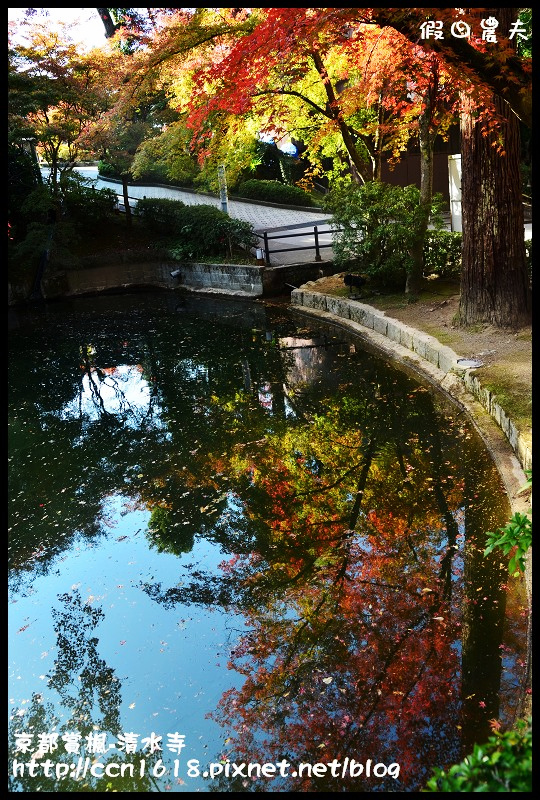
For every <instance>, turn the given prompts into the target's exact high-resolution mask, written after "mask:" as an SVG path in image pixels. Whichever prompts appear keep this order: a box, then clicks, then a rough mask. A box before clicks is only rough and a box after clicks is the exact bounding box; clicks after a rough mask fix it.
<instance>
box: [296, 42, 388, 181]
mask: <svg viewBox="0 0 540 800" xmlns="http://www.w3.org/2000/svg"><path fill="white" fill-rule="evenodd" d="M311 56H312V58H313V63H314V64H315V69H316V70H317V72H318V73H319V75H320V77H321V81H322V83H323V86H324V90H325V92H326V98H327V101H328V102H327V108H328V110H329V111H331V114H332V118H333V120H334V122H335V123H336V125H337V126H338V128H339V132H340V134H341V138H342V139H343V144H344V145H345V149H346V151H347V154H348V156H349V159H350V163H351V173H352V177H353V180H354V181H355V182H356V183H365V182H366V180H371V178H372V177H373V176H372V175H371V176H369V175H367V174H366V165H365V163H364V161H363V160H362V159H361V158H360V156H359V154H358V150H357V149H356V146H355V143H354V139H353V137H352V134H351V131H350V129H349V126H348V125H347V123H346V121H345V119H344V117H343V114H342V111H341V109H340V107H339V99H338V97H337V96H336V93H335V91H334V87H333V86H332V82H331V81H330V77H329V75H328V72H327V70H326V67H325V66H324V62H323V60H322V58H321V56H320V55H319V53H318V52H317V51H313V52H312V53H311ZM371 171H372V173H373V168H372V170H371Z"/></svg>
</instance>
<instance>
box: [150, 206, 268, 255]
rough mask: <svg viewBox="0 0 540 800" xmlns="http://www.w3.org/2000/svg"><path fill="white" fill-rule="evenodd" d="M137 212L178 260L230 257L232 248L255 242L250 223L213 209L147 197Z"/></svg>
mask: <svg viewBox="0 0 540 800" xmlns="http://www.w3.org/2000/svg"><path fill="white" fill-rule="evenodd" d="M137 213H138V216H139V218H140V219H141V220H142V222H143V223H144V224H145V225H148V227H149V228H150V230H152V231H154V232H155V233H157V234H159V235H160V236H162V237H163V239H165V240H166V241H167V243H168V249H169V253H170V255H171V256H172V257H173V258H175V259H177V260H179V261H187V260H194V259H197V258H209V257H210V258H211V257H219V258H223V257H227V256H231V255H232V250H233V248H235V249H238V248H245V249H248V248H250V247H255V246H256V245H257V241H258V240H257V238H256V236H255V235H254V232H253V226H252V225H251V224H250V223H249V222H244V221H243V220H238V219H233V218H232V217H229V215H228V214H226V213H225V212H224V211H221V210H220V209H218V208H215V206H210V205H205V204H202V205H195V206H189V205H186V204H185V203H182V202H181V201H178V200H167V199H153V198H146V199H143V200H139V202H138V203H137Z"/></svg>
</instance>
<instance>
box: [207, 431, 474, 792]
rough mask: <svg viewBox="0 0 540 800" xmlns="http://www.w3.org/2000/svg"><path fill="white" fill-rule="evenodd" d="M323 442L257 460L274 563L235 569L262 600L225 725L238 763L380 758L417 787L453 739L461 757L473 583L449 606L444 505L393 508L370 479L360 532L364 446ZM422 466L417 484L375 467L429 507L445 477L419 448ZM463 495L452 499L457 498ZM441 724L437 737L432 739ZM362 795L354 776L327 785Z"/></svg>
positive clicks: (273, 445) (239, 653)
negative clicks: (465, 641)
mask: <svg viewBox="0 0 540 800" xmlns="http://www.w3.org/2000/svg"><path fill="white" fill-rule="evenodd" d="M322 433H324V436H323V437H322V438H321V440H320V441H318V439H317V431H316V429H315V428H313V427H312V428H310V430H309V434H308V436H305V437H304V438H302V435H301V434H299V432H298V431H297V432H296V434H295V435H294V436H291V437H290V438H289V439H288V438H287V437H283V436H282V437H280V439H279V441H278V440H277V438H276V439H274V440H270V441H269V443H268V445H267V447H265V448H263V449H262V451H261V452H259V454H258V458H257V460H256V462H251V461H250V460H249V459H247V460H246V461H244V468H245V469H246V471H247V470H248V469H249V470H250V472H251V476H252V480H251V485H252V492H251V494H250V497H249V499H248V501H247V502H246V513H247V514H249V515H250V516H251V517H252V518H253V519H257V520H258V523H259V524H262V520H263V519H264V520H265V524H266V525H267V526H268V530H269V534H270V536H269V541H270V549H271V558H269V559H268V561H267V562H265V569H264V570H262V569H261V556H260V554H251V555H250V556H246V557H235V558H234V559H233V560H232V561H229V562H228V563H227V567H226V569H227V572H228V573H229V574H234V575H235V576H236V577H237V579H238V581H239V582H240V584H241V585H243V586H244V587H246V588H247V587H250V590H251V592H252V593H253V596H254V597H260V598H261V601H260V603H259V604H257V605H256V606H255V607H253V609H252V610H251V611H250V612H249V613H248V614H247V618H248V626H249V633H247V634H246V635H245V636H244V637H243V638H242V640H241V642H240V643H239V644H238V645H237V647H236V648H235V650H234V651H233V653H232V656H231V661H230V664H229V666H230V668H232V669H235V670H236V671H238V672H240V673H241V674H243V675H244V676H245V678H246V680H245V683H244V685H243V686H242V688H241V689H240V690H234V691H233V690H231V691H230V692H227V693H226V694H225V695H224V696H223V698H222V702H221V703H220V707H219V712H218V714H217V718H218V719H219V720H220V722H221V723H222V724H223V725H224V726H226V728H227V730H229V731H231V730H234V731H235V732H236V736H235V737H234V741H233V744H231V746H230V747H231V758H232V759H233V760H238V759H239V758H246V759H249V760H251V761H256V760H257V761H261V763H263V762H265V761H277V760H278V759H279V757H280V756H282V754H283V753H288V754H289V758H290V759H297V760H300V761H305V762H310V763H316V762H317V761H322V762H326V761H331V760H332V759H334V758H338V759H343V758H344V757H345V756H347V755H349V756H350V755H351V754H354V757H355V758H357V759H362V758H369V757H372V756H373V755H374V754H376V757H377V759H379V760H381V761H385V760H386V763H391V762H392V761H399V763H400V765H401V769H402V775H404V776H408V777H407V780H412V781H413V780H414V777H413V776H414V775H415V774H417V772H418V763H419V759H420V762H421V763H423V764H425V765H427V766H429V764H437V763H439V760H440V759H441V758H442V755H441V753H440V746H441V741H443V740H444V742H445V745H444V748H443V751H444V753H446V752H447V749H448V743H449V742H450V743H451V742H452V741H454V740H455V741H456V747H457V737H458V728H457V725H458V723H459V675H460V659H459V651H458V649H456V647H455V643H456V640H459V620H458V619H457V617H456V610H455V608H456V606H455V604H456V595H458V594H459V591H460V582H459V580H455V581H454V584H453V596H452V597H450V598H449V599H448V600H443V599H442V596H443V595H442V590H443V586H442V583H441V577H440V559H441V555H443V554H444V552H445V551H444V550H443V551H442V552H441V549H440V544H441V541H444V538H445V526H444V521H443V520H442V519H441V512H440V510H438V509H437V507H436V506H435V505H434V503H433V501H432V502H426V504H424V505H423V506H422V507H420V506H419V505H418V504H415V505H414V514H413V515H412V516H411V505H410V503H409V504H408V506H407V504H406V503H405V502H403V503H401V504H398V505H397V506H396V507H395V508H394V507H393V505H392V502H391V498H392V490H391V491H390V493H389V494H390V499H389V496H388V495H386V494H383V495H382V496H381V493H380V492H378V493H377V491H376V487H372V486H371V485H370V481H369V477H368V479H367V480H366V482H365V484H363V485H362V487H361V488H362V490H363V492H364V496H365V497H367V498H369V506H370V508H369V510H368V511H367V512H366V513H365V514H364V513H360V514H359V516H358V519H357V524H356V529H355V530H350V529H349V528H348V522H349V518H350V509H351V506H352V504H353V502H354V500H355V497H356V490H357V489H358V487H359V483H358V481H359V475H361V474H362V469H363V466H364V463H365V459H363V458H362V449H361V448H362V444H361V437H358V438H357V441H356V444H357V446H358V447H360V450H359V451H358V450H357V451H356V452H355V451H354V449H351V443H352V440H353V434H351V435H350V436H349V437H346V436H342V437H339V436H338V435H336V434H335V435H334V436H333V438H332V441H333V447H332V448H329V447H328V446H327V442H328V439H327V438H326V434H327V431H324V432H322ZM308 443H309V444H308ZM319 447H320V450H319ZM325 447H326V449H325ZM364 449H365V447H364ZM291 452H292V453H293V454H294V456H293V457H291ZM323 452H324V469H323V470H322V471H321V474H319V472H318V470H317V468H316V466H315V465H316V456H317V455H318V454H319V453H321V460H322V459H323V456H322V453H323ZM413 457H414V458H415V463H416V465H417V468H416V469H415V470H414V471H413V474H412V475H411V470H406V471H405V472H406V475H405V477H404V476H399V472H397V471H396V465H395V463H394V462H393V461H392V460H391V459H388V458H387V457H386V454H384V453H383V454H382V456H381V457H379V458H378V459H377V458H375V459H374V461H373V468H372V472H373V474H374V475H375V476H376V478H375V479H376V481H377V485H380V482H381V481H383V482H384V481H385V480H386V479H388V480H389V483H390V486H392V482H394V483H395V484H396V491H397V488H398V484H399V482H400V481H401V482H403V481H404V480H409V481H411V483H412V484H413V490H412V493H414V494H415V496H416V495H417V496H420V497H421V496H422V495H423V494H424V492H423V487H425V486H427V487H430V485H431V483H433V482H434V478H433V476H432V475H427V474H426V472H427V471H429V463H427V464H426V463H424V464H423V466H422V468H419V467H420V464H421V463H422V460H423V458H422V456H421V454H420V452H419V451H418V448H415V450H411V451H410V455H409V458H413ZM356 462H357V468H356V469H355V470H353V471H352V472H349V471H348V468H347V465H349V464H351V463H356ZM239 466H240V463H239V462H237V468H238V467H239ZM383 472H384V473H386V474H385V476H384V478H383V476H382V473H383ZM396 472H397V474H398V476H399V479H398V478H396ZM433 474H435V473H433ZM340 475H342V476H343V480H341V481H340V480H339V476H340ZM385 485H386V483H385ZM437 491H439V489H437ZM432 496H433V493H432V492H431V491H430V492H429V493H427V494H426V497H432ZM451 496H452V492H451V491H450V490H449V489H447V490H446V493H445V499H446V500H447V501H449V502H450V499H449V498H450V497H451ZM458 500H461V497H460V493H459V492H458V493H457V494H456V495H455V501H456V502H457V501H458ZM284 609H287V616H286V619H285V618H284V617H283V616H282V611H283V610H284ZM428 725H429V726H431V727H432V728H433V730H434V731H436V733H433V734H432V735H430V736H429V737H428V736H426V726H428ZM261 731H264V732H265V733H266V735H265V737H264V741H263V742H262V743H261V741H260V733H261ZM390 732H392V733H390ZM420 771H421V770H420ZM317 785H318V786H319V784H317ZM325 786H326V785H325ZM357 786H358V782H357V781H356V782H353V783H351V782H350V781H349V783H348V782H347V781H346V780H344V781H341V782H335V783H334V784H333V785H330V784H329V785H328V786H327V787H326V788H330V789H331V788H334V789H336V788H337V789H339V790H341V791H343V790H351V791H352V790H353V788H355V787H357ZM290 790H292V791H310V790H311V791H312V790H313V784H312V783H310V781H309V780H308V779H306V778H303V779H300V778H299V779H297V780H296V781H294V780H292V781H291V784H290ZM365 790H366V791H368V790H370V789H369V786H368V785H367V784H366V787H365Z"/></svg>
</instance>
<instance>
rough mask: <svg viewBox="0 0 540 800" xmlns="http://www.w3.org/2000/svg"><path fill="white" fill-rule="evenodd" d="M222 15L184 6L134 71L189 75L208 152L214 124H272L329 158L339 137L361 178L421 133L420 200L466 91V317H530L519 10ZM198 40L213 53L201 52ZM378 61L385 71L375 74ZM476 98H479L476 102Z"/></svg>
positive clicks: (503, 322) (526, 104)
mask: <svg viewBox="0 0 540 800" xmlns="http://www.w3.org/2000/svg"><path fill="white" fill-rule="evenodd" d="M199 12H200V13H199ZM219 12H220V15H221V19H220V20H219V22H216V20H215V18H214V19H213V20H212V24H210V22H209V17H208V13H209V12H208V10H206V9H202V10H199V9H197V12H196V13H194V14H192V15H191V16H190V17H186V15H185V14H184V17H183V18H182V20H181V21H180V22H179V21H178V20H175V19H174V18H171V20H170V21H169V23H168V24H167V25H165V26H164V27H163V29H162V30H161V32H160V35H159V37H158V38H156V39H154V41H153V47H152V49H151V51H150V52H149V53H148V57H147V59H146V60H145V61H144V62H141V71H140V73H139V74H138V75H137V76H134V78H133V80H134V82H135V83H137V81H141V80H145V79H147V77H148V76H149V75H150V74H152V73H153V71H155V70H162V69H166V70H168V71H169V72H170V74H174V73H175V71H176V72H177V74H184V75H186V74H187V75H188V76H189V79H188V82H187V83H186V84H185V86H186V87H187V88H188V92H187V94H185V93H184V95H183V97H182V98H178V99H179V101H180V102H179V105H181V107H182V108H183V109H186V108H187V109H188V110H189V113H190V118H191V124H192V126H193V128H194V131H195V133H196V139H197V142H198V146H199V152H200V155H201V157H203V158H204V157H205V156H206V155H208V153H209V152H210V151H211V148H212V147H213V146H215V143H216V138H215V137H213V128H214V126H217V129H219V125H218V121H219V124H222V123H223V120H224V119H229V118H230V117H231V116H233V117H238V116H240V117H243V118H244V119H245V118H247V117H250V118H251V117H252V118H255V119H257V120H258V122H259V127H260V129H261V130H262V131H264V130H267V131H272V132H273V133H275V134H276V135H278V136H279V135H280V133H282V132H283V131H285V130H289V129H292V128H293V127H294V130H295V135H296V136H297V137H298V138H299V140H300V141H302V140H303V139H304V138H306V139H307V140H308V142H312V144H313V148H312V149H313V150H314V151H315V150H317V148H319V149H320V151H321V152H322V153H326V154H328V153H329V152H332V145H331V142H332V141H334V142H335V141H336V137H337V138H338V139H339V146H338V147H337V148H335V147H334V150H333V153H332V154H333V155H334V154H335V155H336V156H339V153H340V152H341V154H342V155H343V156H344V157H345V165H344V166H347V168H348V170H349V171H350V174H351V177H352V179H353V180H354V179H358V180H366V179H371V178H372V177H374V176H375V175H376V174H377V163H378V160H379V159H380V155H381V153H382V152H384V150H385V149H386V150H390V152H394V153H395V152H396V148H397V150H398V151H399V141H400V136H401V137H403V138H402V139H401V141H402V142H406V140H407V139H408V137H409V136H410V135H412V134H414V135H416V136H418V141H419V143H420V150H421V153H422V155H423V162H422V163H423V171H422V187H423V194H422V197H423V199H422V202H424V200H425V198H427V196H428V194H429V191H430V180H431V179H430V174H429V164H430V160H429V153H430V148H431V147H432V143H433V137H434V136H435V135H436V134H437V133H443V134H444V131H445V126H447V124H448V121H449V115H450V116H451V115H452V114H454V119H455V120H457V118H458V117H457V116H456V114H457V111H458V105H457V102H458V101H457V99H456V98H458V97H459V98H460V106H459V114H460V116H461V119H462V163H463V167H464V169H463V178H464V182H463V186H462V208H463V219H464V231H463V276H462V298H461V308H460V316H461V321H462V323H463V324H471V323H472V322H478V321H484V322H492V323H493V324H495V325H498V326H502V327H504V326H514V325H520V324H522V323H524V322H527V321H529V320H530V289H529V282H528V276H527V271H526V267H525V250H524V244H523V238H524V237H523V214H522V205H521V188H520V177H519V169H518V165H519V159H520V155H521V152H520V143H519V127H518V118H519V120H521V122H522V123H523V124H525V125H528V124H530V117H531V113H530V109H531V104H530V83H531V82H530V60H528V59H527V58H525V57H521V56H519V55H518V54H517V52H516V49H515V37H513V38H512V39H511V38H510V36H511V30H512V28H511V24H512V23H513V22H516V24H517V21H516V19H515V17H516V14H517V11H516V10H512V9H507V10H503V9H491V10H490V9H468V10H467V11H466V12H465V10H463V9H436V8H433V9H430V8H426V9H394V8H384V9H382V8H372V9H364V8H363V9H351V8H340V9H300V10H299V9H273V8H267V9H241V10H238V9H233V10H230V9H229V10H227V9H220V10H219ZM231 12H233V13H231ZM213 13H215V10H213ZM227 13H229V14H230V16H229V18H227V16H226V15H227ZM239 14H240V18H241V21H240V23H238V22H237V20H236V17H237V16H238V15H239ZM492 18H495V19H496V20H497V25H498V30H497V40H496V41H495V42H491V41H486V40H485V39H482V38H480V32H481V30H482V28H481V27H480V26H481V23H482V21H484V22H485V20H487V19H489V20H491V19H492ZM233 19H234V24H232V22H231V21H232V20H233ZM430 20H435V21H436V22H437V24H438V25H442V26H443V27H446V29H448V32H447V33H446V34H445V35H444V37H443V38H442V39H438V38H435V37H431V38H429V37H427V38H422V35H421V31H422V28H421V26H422V25H423V24H425V23H428V22H429V21H430ZM452 25H458V26H463V25H467V26H468V28H469V30H472V31H473V33H472V35H470V36H468V37H466V38H464V37H463V36H461V37H455V36H451V35H449V29H450V27H451V26H452ZM461 29H462V28H460V27H458V29H457V30H461ZM404 41H407V42H408V43H409V45H410V47H409V49H408V50H407V49H406V47H405V44H404ZM396 42H400V46H399V47H397V48H396ZM209 43H212V47H211V48H210V49H209V48H208V44H209ZM202 45H204V47H205V52H204V54H203V53H202V51H201V50H200V49H199V50H198V48H200V47H201V46H202ZM197 54H198V56H199V60H198V61H197ZM385 54H386V61H387V62H388V63H387V65H386V69H385V70H383V69H382V63H383V62H384V60H385ZM405 54H406V59H405ZM201 56H202V58H201ZM377 58H379V59H380V61H381V62H382V63H381V70H377V71H373V64H374V63H375V61H376V60H377ZM400 59H403V60H402V61H400ZM186 69H187V73H186ZM141 76H143V77H141ZM400 83H401V89H400V88H399V86H400ZM467 103H469V104H471V103H472V105H473V108H472V109H469V112H467ZM437 104H438V105H437ZM300 107H301V108H302V115H301V116H299V115H298V110H299V108H300ZM437 108H438V109H439V110H437ZM392 109H397V113H396V115H395V119H391V117H390V116H389V114H390V111H391V110H392ZM471 110H472V114H471ZM445 114H446V117H445ZM304 120H305V123H306V124H303V121H304ZM407 121H408V122H407ZM468 125H469V126H472V127H470V133H468V130H469V128H468ZM315 127H316V128H317V131H316V132H314V130H313V129H314V128H315ZM407 128H408V131H407V135H405V136H404V130H406V129H407ZM218 140H219V137H218ZM323 142H324V144H323ZM489 165H490V166H489ZM488 187H489V189H488ZM510 209H511V213H509V210H510ZM503 217H504V218H503ZM426 225H427V222H426ZM420 239H421V237H420V238H419V246H420ZM417 261H418V262H419V259H417ZM415 280H416V282H417V280H418V276H415Z"/></svg>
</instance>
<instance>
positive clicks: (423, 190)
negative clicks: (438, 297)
mask: <svg viewBox="0 0 540 800" xmlns="http://www.w3.org/2000/svg"><path fill="white" fill-rule="evenodd" d="M430 104H431V100H428V101H427V102H426V109H425V111H424V112H423V113H422V115H421V117H420V120H419V130H418V138H419V141H420V209H419V211H420V222H419V225H418V229H417V236H416V238H415V241H414V244H413V246H412V248H411V257H412V260H413V263H412V267H411V269H410V270H409V272H408V273H407V280H406V283H405V293H406V294H418V292H419V291H420V289H421V288H422V279H423V277H424V242H425V239H426V233H427V229H428V224H429V214H430V211H431V201H432V199H433V137H432V135H431V133H430V131H429V123H430V117H431V110H430V108H431V106H430Z"/></svg>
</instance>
